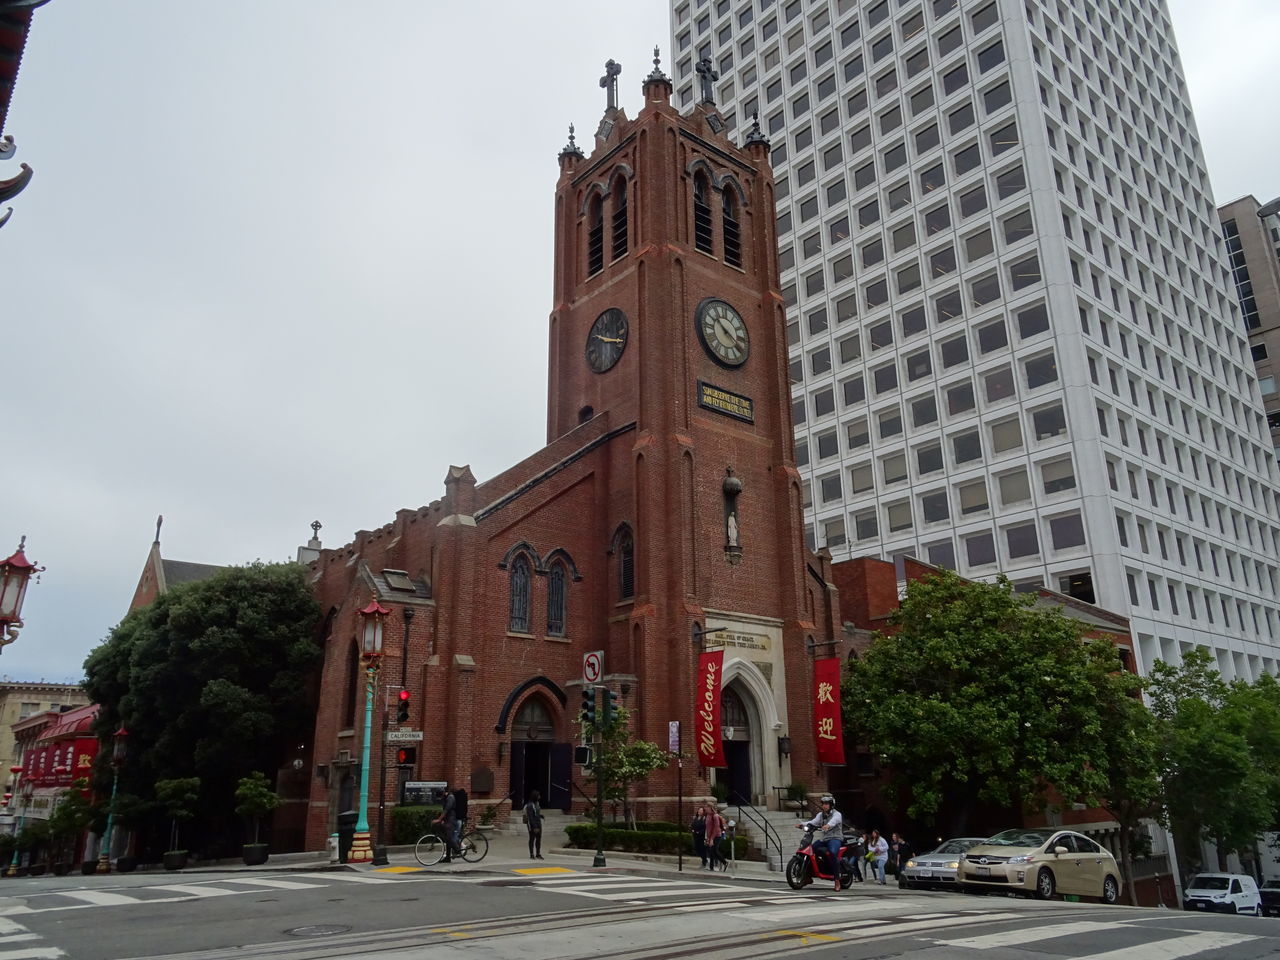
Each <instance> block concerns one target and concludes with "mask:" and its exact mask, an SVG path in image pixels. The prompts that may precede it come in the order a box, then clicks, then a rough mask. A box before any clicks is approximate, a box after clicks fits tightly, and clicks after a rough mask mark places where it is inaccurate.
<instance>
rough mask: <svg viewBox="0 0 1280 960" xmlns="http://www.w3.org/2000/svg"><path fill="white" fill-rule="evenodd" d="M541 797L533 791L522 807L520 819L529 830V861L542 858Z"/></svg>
mask: <svg viewBox="0 0 1280 960" xmlns="http://www.w3.org/2000/svg"><path fill="white" fill-rule="evenodd" d="M541 800H542V795H541V794H540V793H538V791H537V790H534V791H533V792H532V793H530V794H529V802H528V803H526V804H525V805H524V815H523V816H522V817H521V819H523V820H524V824H525V826H526V827H528V828H529V859H530V860H543V859H545V858H544V857H543V856H542V804H541V802H540V801H541Z"/></svg>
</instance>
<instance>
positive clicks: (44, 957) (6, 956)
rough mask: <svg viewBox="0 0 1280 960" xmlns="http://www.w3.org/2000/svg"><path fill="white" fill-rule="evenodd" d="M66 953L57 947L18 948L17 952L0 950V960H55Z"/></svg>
mask: <svg viewBox="0 0 1280 960" xmlns="http://www.w3.org/2000/svg"><path fill="white" fill-rule="evenodd" d="M65 956H66V953H65V952H63V951H62V950H59V949H58V948H57V947H19V948H18V949H17V950H0V960H57V958H58V957H65Z"/></svg>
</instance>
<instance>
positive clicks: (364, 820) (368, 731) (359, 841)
mask: <svg viewBox="0 0 1280 960" xmlns="http://www.w3.org/2000/svg"><path fill="white" fill-rule="evenodd" d="M390 612H391V611H390V610H388V609H387V608H386V607H384V606H382V605H381V604H380V603H378V601H377V600H370V601H369V605H368V606H367V607H365V608H364V609H363V610H361V611H360V619H361V621H362V622H361V628H360V658H361V659H362V660H363V661H364V677H365V683H364V744H363V745H362V747H361V750H360V816H359V819H357V820H356V835H355V836H354V837H353V838H352V840H351V852H350V853H348V854H347V862H348V863H368V862H369V861H370V860H372V859H373V849H372V847H371V846H370V844H369V750H370V746H371V745H372V741H373V701H374V696H375V693H376V691H377V689H378V668H379V667H380V666H381V665H382V625H383V623H384V621H385V620H386V619H387V614H389V613H390Z"/></svg>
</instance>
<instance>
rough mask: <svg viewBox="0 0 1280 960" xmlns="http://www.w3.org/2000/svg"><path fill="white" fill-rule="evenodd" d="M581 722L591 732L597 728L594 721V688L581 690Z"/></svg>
mask: <svg viewBox="0 0 1280 960" xmlns="http://www.w3.org/2000/svg"><path fill="white" fill-rule="evenodd" d="M582 722H583V724H585V725H586V726H587V727H588V728H589V729H591V730H595V729H596V728H597V726H598V724H597V721H596V688H595V687H583V689H582Z"/></svg>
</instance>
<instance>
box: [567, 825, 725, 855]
mask: <svg viewBox="0 0 1280 960" xmlns="http://www.w3.org/2000/svg"><path fill="white" fill-rule="evenodd" d="M673 826H674V825H673ZM564 832H565V833H566V834H568V836H569V843H570V845H571V846H574V847H577V848H578V849H580V850H594V849H595V846H596V826H595V824H594V823H571V824H569V825H568V826H567V827H565V828H564ZM733 843H734V847H735V848H736V851H735V854H734V856H735V857H736V858H737V859H739V860H745V859H746V855H747V838H746V837H734V838H733ZM604 848H605V849H606V850H622V851H626V852H629V853H670V854H674V853H677V852H679V851H681V850H683V851H684V853H685V855H686V856H694V855H695V854H694V850H693V835H692V834H691V833H690V832H689V831H688V830H631V829H627V828H620V827H605V828H604Z"/></svg>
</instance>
